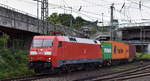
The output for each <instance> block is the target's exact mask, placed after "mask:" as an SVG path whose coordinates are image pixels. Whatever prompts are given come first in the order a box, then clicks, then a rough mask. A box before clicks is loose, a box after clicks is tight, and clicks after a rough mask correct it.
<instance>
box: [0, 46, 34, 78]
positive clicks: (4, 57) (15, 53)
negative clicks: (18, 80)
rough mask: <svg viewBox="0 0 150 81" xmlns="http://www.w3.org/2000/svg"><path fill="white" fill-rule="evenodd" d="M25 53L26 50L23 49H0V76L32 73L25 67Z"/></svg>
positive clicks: (6, 76)
mask: <svg viewBox="0 0 150 81" xmlns="http://www.w3.org/2000/svg"><path fill="white" fill-rule="evenodd" d="M27 54H28V52H27V51H25V50H12V49H6V48H3V49H1V50H0V78H8V77H9V78H10V77H16V76H23V75H31V74H33V71H31V70H29V69H28V67H27V63H28V59H27Z"/></svg>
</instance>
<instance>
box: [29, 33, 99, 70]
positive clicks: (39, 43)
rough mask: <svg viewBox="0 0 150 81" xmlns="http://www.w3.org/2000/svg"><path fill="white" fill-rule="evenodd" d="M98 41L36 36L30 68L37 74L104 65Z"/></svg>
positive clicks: (30, 55)
mask: <svg viewBox="0 0 150 81" xmlns="http://www.w3.org/2000/svg"><path fill="white" fill-rule="evenodd" d="M97 42H98V41H94V40H90V39H83V38H74V37H66V36H35V37H34V38H33V42H32V46H31V48H30V54H29V60H30V63H29V66H30V68H32V69H34V70H35V71H36V72H40V73H41V72H44V71H45V70H46V71H45V72H51V71H53V70H54V69H58V68H59V69H60V68H61V69H62V68H63V69H64V68H65V69H69V68H70V67H71V68H73V67H74V68H76V67H77V66H78V67H81V66H83V65H90V64H92V65H93V64H96V65H98V64H100V63H102V51H101V45H100V44H98V43H97Z"/></svg>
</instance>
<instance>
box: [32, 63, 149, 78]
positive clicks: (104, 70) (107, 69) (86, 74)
mask: <svg viewBox="0 0 150 81" xmlns="http://www.w3.org/2000/svg"><path fill="white" fill-rule="evenodd" d="M144 63H145V64H146V63H149V62H144ZM140 65H141V64H140V63H139V62H134V63H130V64H123V65H120V66H108V67H101V68H99V69H95V70H88V71H77V72H71V73H66V74H61V75H58V76H55V77H54V76H49V78H44V79H39V80H34V81H73V80H76V79H81V78H87V77H92V76H93V77H94V76H98V75H103V74H107V73H112V72H117V71H122V70H127V69H131V68H135V67H137V66H140Z"/></svg>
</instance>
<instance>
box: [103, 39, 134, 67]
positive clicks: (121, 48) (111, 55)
mask: <svg viewBox="0 0 150 81" xmlns="http://www.w3.org/2000/svg"><path fill="white" fill-rule="evenodd" d="M101 46H102V58H103V64H107V63H109V64H110V63H111V64H112V63H115V64H116V63H123V62H129V61H132V60H133V59H134V58H135V54H136V49H135V46H133V45H131V44H125V43H122V42H117V41H102V42H101Z"/></svg>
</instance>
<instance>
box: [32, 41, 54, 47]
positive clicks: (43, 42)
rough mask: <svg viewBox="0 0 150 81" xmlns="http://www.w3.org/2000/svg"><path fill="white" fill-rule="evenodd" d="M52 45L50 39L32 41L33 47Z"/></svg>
mask: <svg viewBox="0 0 150 81" xmlns="http://www.w3.org/2000/svg"><path fill="white" fill-rule="evenodd" d="M52 45H53V40H52V39H33V42H32V46H33V47H51V46H52Z"/></svg>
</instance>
